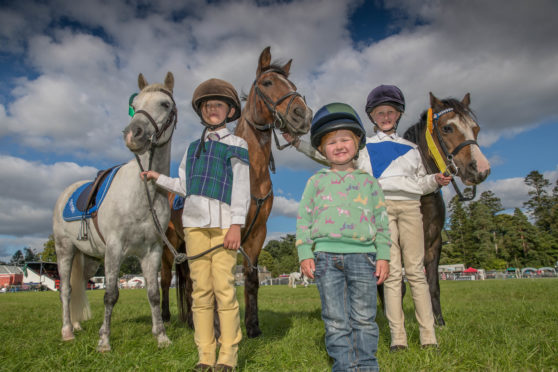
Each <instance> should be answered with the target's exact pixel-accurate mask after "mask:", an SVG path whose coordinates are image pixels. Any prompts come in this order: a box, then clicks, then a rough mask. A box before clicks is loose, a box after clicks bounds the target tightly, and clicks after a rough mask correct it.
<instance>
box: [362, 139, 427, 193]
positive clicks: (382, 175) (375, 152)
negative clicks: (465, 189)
mask: <svg viewBox="0 0 558 372" xmlns="http://www.w3.org/2000/svg"><path fill="white" fill-rule="evenodd" d="M356 166H357V168H359V169H362V170H364V171H366V172H369V173H371V174H372V175H373V176H374V177H376V178H377V179H378V182H379V183H380V186H381V187H382V190H383V192H384V196H385V198H386V199H388V200H419V199H420V197H421V196H422V195H425V194H429V193H431V192H433V191H436V189H437V188H438V183H437V182H436V178H435V176H434V175H433V174H426V169H425V168H424V165H423V163H422V159H421V157H420V153H419V151H418V149H417V145H416V144H414V143H412V142H409V141H407V140H406V139H403V138H401V137H399V136H398V135H397V133H394V134H391V135H387V134H385V133H383V132H379V133H377V134H376V135H375V136H373V137H370V138H367V139H366V147H365V148H364V149H362V150H361V151H360V153H359V157H358V160H357V164H356Z"/></svg>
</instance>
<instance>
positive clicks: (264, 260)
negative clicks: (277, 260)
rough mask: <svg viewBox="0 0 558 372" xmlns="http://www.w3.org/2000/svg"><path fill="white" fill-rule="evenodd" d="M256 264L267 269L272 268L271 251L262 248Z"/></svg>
mask: <svg viewBox="0 0 558 372" xmlns="http://www.w3.org/2000/svg"><path fill="white" fill-rule="evenodd" d="M258 266H260V267H266V268H267V269H268V270H269V271H272V270H273V256H272V255H271V253H269V252H268V251H266V250H265V249H262V251H261V252H260V257H258Z"/></svg>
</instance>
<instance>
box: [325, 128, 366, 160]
mask: <svg viewBox="0 0 558 372" xmlns="http://www.w3.org/2000/svg"><path fill="white" fill-rule="evenodd" d="M340 130H348V131H349V132H351V137H352V138H353V142H354V143H355V151H356V152H357V153H358V150H359V149H358V146H359V143H360V138H358V136H357V135H356V133H355V132H353V131H352V130H350V129H339V130H334V131H331V132H329V133H326V134H325V135H324V136H323V137H322V140H321V141H320V146H319V147H318V151H320V153H321V154H322V155H323V156H326V155H325V143H327V141H328V140H329V139H330V138H331V137H333V135H334V134H335V133H337V132H339V131H340ZM355 155H356V154H355Z"/></svg>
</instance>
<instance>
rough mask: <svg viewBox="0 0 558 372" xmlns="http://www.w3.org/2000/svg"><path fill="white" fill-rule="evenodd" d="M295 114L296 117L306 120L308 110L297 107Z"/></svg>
mask: <svg viewBox="0 0 558 372" xmlns="http://www.w3.org/2000/svg"><path fill="white" fill-rule="evenodd" d="M293 112H294V113H295V114H296V116H299V117H301V118H304V114H305V112H306V110H305V109H304V107H295V108H294V110H293Z"/></svg>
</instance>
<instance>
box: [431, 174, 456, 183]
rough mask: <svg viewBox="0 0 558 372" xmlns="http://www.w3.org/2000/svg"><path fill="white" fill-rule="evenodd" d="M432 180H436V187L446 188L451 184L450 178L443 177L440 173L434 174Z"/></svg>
mask: <svg viewBox="0 0 558 372" xmlns="http://www.w3.org/2000/svg"><path fill="white" fill-rule="evenodd" d="M434 178H435V179H436V182H437V183H438V185H440V186H447V185H449V183H450V182H451V179H452V177H451V176H444V175H443V174H442V173H436V174H435V175H434Z"/></svg>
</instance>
